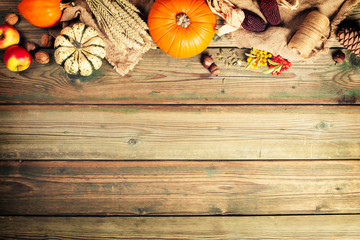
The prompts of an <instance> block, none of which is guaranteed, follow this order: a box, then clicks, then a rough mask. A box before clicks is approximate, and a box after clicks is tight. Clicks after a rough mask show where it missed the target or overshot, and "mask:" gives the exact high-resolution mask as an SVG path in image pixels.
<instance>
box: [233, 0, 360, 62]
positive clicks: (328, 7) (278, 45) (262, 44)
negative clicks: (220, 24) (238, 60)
mask: <svg viewBox="0 0 360 240" xmlns="http://www.w3.org/2000/svg"><path fill="white" fill-rule="evenodd" d="M232 2H233V3H234V4H236V6H238V7H239V8H242V9H248V10H250V11H253V12H254V13H256V14H258V15H259V16H261V17H262V18H263V19H265V18H264V16H263V15H262V13H261V11H260V9H259V5H258V4H257V1H256V0H232ZM359 2H360V1H359V0H300V7H299V8H298V9H297V10H290V9H289V8H286V7H281V6H280V7H279V10H280V15H281V19H282V23H281V25H280V26H271V27H268V28H267V30H266V31H264V32H261V33H254V32H249V31H246V30H244V29H239V30H237V31H235V32H233V33H231V34H229V35H227V37H229V38H231V39H232V40H234V42H235V43H236V44H237V46H238V47H240V48H251V47H254V48H257V49H261V50H266V51H268V52H271V53H273V54H274V55H277V54H280V55H281V56H283V57H284V58H287V59H289V60H290V61H304V60H312V59H313V58H314V57H315V56H317V54H318V53H319V52H323V51H327V50H328V48H327V46H328V43H329V39H330V37H331V36H333V34H334V33H335V32H336V30H337V26H338V25H339V23H340V22H341V21H342V20H344V18H345V17H346V16H347V15H348V14H349V13H351V11H352V9H353V8H354V7H355V6H356V5H357V4H358V3H359ZM312 10H318V11H319V12H321V13H322V14H324V15H325V16H327V17H328V18H329V19H330V26H329V27H328V29H327V30H326V31H325V32H324V36H323V38H322V39H321V40H319V42H318V43H317V45H316V47H315V48H314V49H313V51H312V53H311V54H310V56H309V57H308V58H307V59H304V58H302V57H301V56H299V55H298V54H296V53H295V52H293V51H291V49H290V48H288V46H287V44H288V42H289V41H290V39H291V37H292V36H293V35H294V33H295V32H296V31H297V29H298V28H299V26H300V24H301V23H302V22H303V20H304V19H305V17H306V16H307V14H308V13H309V12H311V11H312Z"/></svg>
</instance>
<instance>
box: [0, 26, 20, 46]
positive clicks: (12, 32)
mask: <svg viewBox="0 0 360 240" xmlns="http://www.w3.org/2000/svg"><path fill="white" fill-rule="evenodd" d="M19 41H20V34H19V32H18V30H16V28H14V27H13V26H11V25H8V24H3V25H0V49H6V48H8V47H10V46H12V45H16V44H18V43H19Z"/></svg>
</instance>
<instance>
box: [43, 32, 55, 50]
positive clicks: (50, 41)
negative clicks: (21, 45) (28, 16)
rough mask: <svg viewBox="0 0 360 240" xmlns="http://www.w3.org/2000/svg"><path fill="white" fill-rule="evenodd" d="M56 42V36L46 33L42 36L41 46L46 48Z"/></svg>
mask: <svg viewBox="0 0 360 240" xmlns="http://www.w3.org/2000/svg"><path fill="white" fill-rule="evenodd" d="M53 44H54V37H53V36H51V35H50V34H48V33H45V34H44V35H42V37H41V46H42V47H45V48H51V47H52V46H53Z"/></svg>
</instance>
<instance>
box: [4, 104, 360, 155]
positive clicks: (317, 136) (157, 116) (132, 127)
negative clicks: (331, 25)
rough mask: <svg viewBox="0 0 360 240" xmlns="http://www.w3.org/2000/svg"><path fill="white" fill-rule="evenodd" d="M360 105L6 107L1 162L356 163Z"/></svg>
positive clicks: (358, 146) (359, 145)
mask: <svg viewBox="0 0 360 240" xmlns="http://www.w3.org/2000/svg"><path fill="white" fill-rule="evenodd" d="M359 110H360V108H359V107H358V106H300V107H298V106H241V105H240V106H171V105H170V106H162V105H160V106H143V105H137V106H130V105H128V106H92V105H89V106H86V107H85V106H82V105H77V106H76V105H67V106H66V105H65V106H53V105H44V106H41V105H39V106H35V105H34V106H26V105H25V106H16V105H15V106H11V105H9V106H0V132H1V143H2V144H1V145H0V156H1V159H20V160H21V159H30V160H31V159H39V160H41V159H78V160H82V159H102V160H135V159H139V160H145V159H148V160H161V159H165V160H166V159H173V160H176V159H178V160H180V159H185V160H186V159H194V160H202V159H212V160H219V159H254V160H255V159H309V160H310V159H358V158H359V156H360V111H359Z"/></svg>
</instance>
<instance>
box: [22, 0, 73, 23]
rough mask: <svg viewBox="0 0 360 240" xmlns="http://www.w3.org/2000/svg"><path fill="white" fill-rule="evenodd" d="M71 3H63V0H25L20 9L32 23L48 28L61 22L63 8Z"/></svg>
mask: <svg viewBox="0 0 360 240" xmlns="http://www.w3.org/2000/svg"><path fill="white" fill-rule="evenodd" d="M69 5H70V4H69V3H67V4H66V3H65V4H63V3H61V0H23V1H22V2H20V3H19V5H18V10H19V13H20V14H21V15H22V16H23V17H24V18H25V19H26V20H27V21H28V22H29V23H31V24H32V25H34V26H37V27H42V28H48V27H53V26H56V25H57V24H58V23H59V21H60V18H61V14H62V10H63V9H64V8H65V7H68V6H69Z"/></svg>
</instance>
